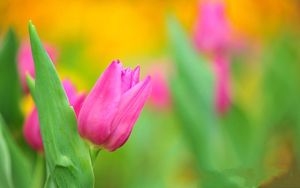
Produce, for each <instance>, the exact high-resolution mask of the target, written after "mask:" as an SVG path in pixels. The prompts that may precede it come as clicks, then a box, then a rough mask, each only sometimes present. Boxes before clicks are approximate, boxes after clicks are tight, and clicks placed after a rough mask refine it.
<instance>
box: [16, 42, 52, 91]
mask: <svg viewBox="0 0 300 188" xmlns="http://www.w3.org/2000/svg"><path fill="white" fill-rule="evenodd" d="M45 48H46V50H47V53H48V54H49V56H50V58H51V60H52V61H53V62H54V63H55V62H56V56H57V52H56V50H55V49H54V48H53V47H50V46H48V45H45ZM18 69H19V75H20V80H21V84H22V87H23V90H24V92H26V93H27V92H28V86H27V82H26V73H28V74H29V75H30V76H31V77H32V78H34V77H35V72H34V62H33V58H32V54H31V47H30V44H29V43H26V42H25V43H23V44H22V45H21V47H20V50H19V54H18Z"/></svg>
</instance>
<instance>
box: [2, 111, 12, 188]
mask: <svg viewBox="0 0 300 188" xmlns="http://www.w3.org/2000/svg"><path fill="white" fill-rule="evenodd" d="M3 127H4V123H3V121H2V118H1V116H0V154H1V160H0V187H7V188H12V187H13V184H12V173H11V165H10V164H11V161H10V160H11V159H10V154H9V149H8V146H7V143H6V140H5V138H4V133H3Z"/></svg>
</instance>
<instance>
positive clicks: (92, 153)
mask: <svg viewBox="0 0 300 188" xmlns="http://www.w3.org/2000/svg"><path fill="white" fill-rule="evenodd" d="M100 151H101V149H100V148H95V147H90V156H91V160H92V165H94V164H95V162H96V159H97V157H98V155H99V153H100Z"/></svg>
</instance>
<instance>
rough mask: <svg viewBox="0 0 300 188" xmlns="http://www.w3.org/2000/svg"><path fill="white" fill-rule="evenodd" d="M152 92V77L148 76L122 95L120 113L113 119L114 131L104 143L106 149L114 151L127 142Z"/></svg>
mask: <svg viewBox="0 0 300 188" xmlns="http://www.w3.org/2000/svg"><path fill="white" fill-rule="evenodd" d="M150 93H151V78H150V77H149V76H148V77H147V78H146V79H145V80H144V81H142V82H140V83H138V84H137V85H135V86H134V87H133V88H131V89H130V90H128V91H127V92H126V93H124V94H123V95H122V98H121V102H120V105H119V110H118V113H117V114H116V117H115V118H114V120H113V127H114V128H115V129H114V132H112V134H111V135H110V137H109V138H108V139H107V140H106V141H105V143H104V144H103V146H104V147H105V148H106V149H108V150H110V151H114V150H116V149H117V148H119V147H121V146H122V145H123V144H124V143H125V142H126V140H127V139H128V137H129V135H130V133H131V131H132V128H133V126H134V124H135V122H136V120H137V119H138V117H139V115H140V113H141V111H142V108H143V106H144V104H145V102H146V100H147V98H148V96H149V95H150Z"/></svg>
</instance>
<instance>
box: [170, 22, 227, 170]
mask: <svg viewBox="0 0 300 188" xmlns="http://www.w3.org/2000/svg"><path fill="white" fill-rule="evenodd" d="M168 31H169V35H170V41H171V47H172V50H173V51H172V55H173V59H174V62H175V67H176V68H177V75H176V76H175V77H174V78H173V81H172V85H171V86H172V91H173V95H174V99H175V100H174V103H175V107H176V110H177V111H178V116H179V117H180V118H181V119H182V120H183V124H182V128H183V130H184V131H185V132H186V133H187V136H188V139H189V140H190V145H191V146H192V148H194V151H195V152H196V155H197V158H198V162H199V166H200V168H202V170H213V169H222V168H224V167H225V166H228V165H229V163H228V156H227V154H228V153H229V152H228V150H230V149H229V148H228V145H227V143H226V142H227V141H226V140H225V139H224V137H223V132H222V129H221V127H220V124H219V122H218V117H217V114H216V111H215V108H214V75H213V72H212V70H211V69H210V68H209V65H208V63H207V62H206V61H205V60H204V59H203V58H201V56H198V54H197V52H196V51H195V49H194V48H193V45H192V43H191V41H190V40H189V39H188V38H187V36H186V34H185V32H184V30H183V29H182V28H181V26H180V24H179V23H178V21H177V20H176V19H175V18H174V17H169V19H168ZM227 152H228V153H227Z"/></svg>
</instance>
